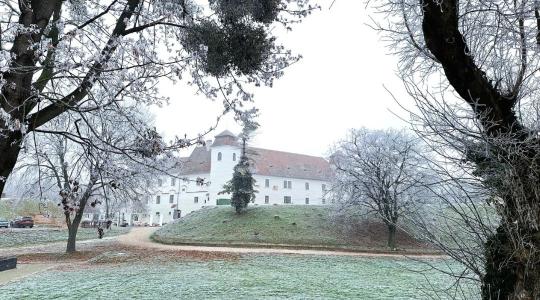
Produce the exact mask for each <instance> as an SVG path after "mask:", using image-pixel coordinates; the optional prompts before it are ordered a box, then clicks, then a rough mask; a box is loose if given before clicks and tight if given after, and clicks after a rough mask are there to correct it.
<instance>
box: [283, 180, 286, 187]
mask: <svg viewBox="0 0 540 300" xmlns="http://www.w3.org/2000/svg"><path fill="white" fill-rule="evenodd" d="M283 188H284V189H286V188H287V180H283Z"/></svg>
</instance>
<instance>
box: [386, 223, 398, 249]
mask: <svg viewBox="0 0 540 300" xmlns="http://www.w3.org/2000/svg"><path fill="white" fill-rule="evenodd" d="M387 226H388V243H387V246H388V248H390V249H392V250H393V249H396V225H395V224H390V223H389V224H387Z"/></svg>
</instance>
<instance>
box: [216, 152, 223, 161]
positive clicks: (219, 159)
mask: <svg viewBox="0 0 540 300" xmlns="http://www.w3.org/2000/svg"><path fill="white" fill-rule="evenodd" d="M221 158H222V155H221V152H218V154H217V160H218V161H221Z"/></svg>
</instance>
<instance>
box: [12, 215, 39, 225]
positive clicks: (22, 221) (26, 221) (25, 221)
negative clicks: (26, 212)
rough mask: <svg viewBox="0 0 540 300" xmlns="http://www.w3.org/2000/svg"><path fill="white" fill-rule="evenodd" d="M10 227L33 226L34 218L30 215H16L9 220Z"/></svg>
mask: <svg viewBox="0 0 540 300" xmlns="http://www.w3.org/2000/svg"><path fill="white" fill-rule="evenodd" d="M11 227H13V228H32V227H34V220H33V219H32V217H17V218H15V219H14V220H13V221H11Z"/></svg>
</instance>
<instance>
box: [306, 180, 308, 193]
mask: <svg viewBox="0 0 540 300" xmlns="http://www.w3.org/2000/svg"><path fill="white" fill-rule="evenodd" d="M306 191H309V182H306Z"/></svg>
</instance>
